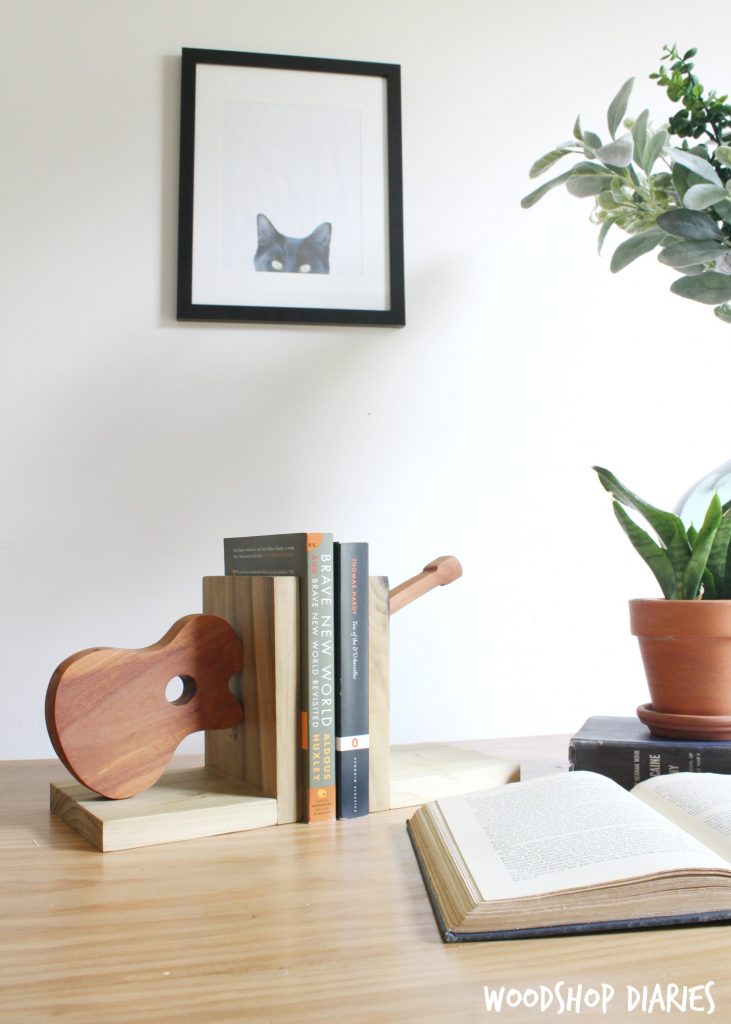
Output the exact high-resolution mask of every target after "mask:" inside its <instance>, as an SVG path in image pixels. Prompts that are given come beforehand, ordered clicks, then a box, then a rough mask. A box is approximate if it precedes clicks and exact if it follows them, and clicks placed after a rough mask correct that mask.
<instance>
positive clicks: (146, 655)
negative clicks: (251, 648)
mask: <svg viewBox="0 0 731 1024" xmlns="http://www.w3.org/2000/svg"><path fill="white" fill-rule="evenodd" d="M241 666H242V652H241V641H240V640H239V638H238V636H237V635H236V632H235V631H234V629H233V628H232V627H231V626H230V625H229V624H228V622H226V620H225V619H221V618H219V617H218V616H216V615H187V616H185V618H182V619H179V620H178V621H177V622H176V623H175V624H174V625H173V626H171V627H170V629H169V630H168V631H167V633H166V634H165V636H163V637H162V639H161V640H158V642H157V643H156V644H152V646H151V647H144V648H141V649H139V650H122V649H119V648H113V647H94V648H90V649H89V650H85V651H79V652H78V653H76V654H72V655H71V657H69V658H66V660H65V661H63V662H61V664H60V665H59V666H58V668H57V669H56V671H55V672H54V673H53V675H52V677H51V681H50V683H49V684H48V692H47V694H46V725H47V727H48V734H49V736H50V737H51V742H52V743H53V746H54V749H55V751H56V753H57V754H58V756H59V757H60V759H61V761H62V762H63V763H64V765H65V766H66V767H67V768H68V770H69V771H70V772H71V774H72V775H74V776H75V778H77V779H78V780H79V782H81V783H82V784H83V785H84V786H87V787H88V788H89V789H91V790H93V791H94V792H95V793H99V794H100V795H101V796H105V797H110V798H112V799H115V800H119V799H122V798H124V797H129V796H134V794H135V793H140V792H141V791H142V790H143V789H147V788H148V787H149V786H152V785H153V783H155V782H157V780H158V779H159V778H160V776H161V775H162V773H163V771H164V770H165V768H166V766H167V764H168V762H169V760H170V758H171V757H172V755H173V752H174V751H175V749H176V747H177V746H178V744H179V743H180V741H181V740H182V739H183V738H184V737H185V736H188V735H189V734H190V733H192V732H198V731H199V730H201V729H229V728H233V726H235V725H238V723H239V722H240V721H241V720H242V718H243V709H242V707H241V705H240V704H239V702H238V701H237V700H236V698H235V697H234V696H233V694H232V693H231V691H230V690H229V687H228V682H229V679H230V678H231V676H232V675H233V674H234V673H235V672H239V671H241ZM176 677H179V678H180V679H181V680H182V683H183V692H182V694H181V695H180V696H179V697H178V698H177V700H174V701H170V700H169V699H168V697H167V696H166V690H167V686H168V683H170V681H171V680H173V679H175V678H176Z"/></svg>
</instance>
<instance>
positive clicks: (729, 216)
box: [713, 199, 731, 224]
mask: <svg viewBox="0 0 731 1024" xmlns="http://www.w3.org/2000/svg"><path fill="white" fill-rule="evenodd" d="M713 212H714V213H716V214H718V216H719V217H720V218H721V220H723V221H724V222H725V223H726V224H731V200H729V199H724V200H723V201H722V202H720V203H716V204H715V205H714V207H713Z"/></svg>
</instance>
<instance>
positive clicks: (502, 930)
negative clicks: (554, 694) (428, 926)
mask: <svg viewBox="0 0 731 1024" xmlns="http://www.w3.org/2000/svg"><path fill="white" fill-rule="evenodd" d="M408 829H409V835H410V837H411V841H412V844H413V846H414V850H415V853H416V857H417V860H418V862H419V866H420V868H421V871H422V874H423V877H424V881H425V883H426V888H427V892H428V893H429V896H430V898H431V901H432V907H433V909H434V913H435V917H436V919H437V924H438V926H439V928H440V931H441V933H442V937H443V938H444V940H445V941H447V942H460V941H470V940H473V941H474V940H486V939H513V938H527V937H531V936H545V935H564V934H568V933H570V932H593V931H616V930H621V929H634V928H643V927H659V926H661V925H662V926H664V925H670V924H691V923H708V922H715V921H726V920H731V777H730V776H728V775H717V774H714V773H702V774H701V773H692V772H683V773H679V774H676V775H661V776H657V777H655V778H652V779H647V780H646V781H645V782H641V783H639V785H637V786H635V787H634V789H633V790H632V791H631V792H628V791H627V790H625V789H623V788H622V787H621V786H619V785H618V784H617V783H616V782H613V781H612V780H611V779H608V778H606V777H605V776H603V775H597V774H595V773H594V772H566V773H562V774H560V775H550V776H546V777H544V778H537V779H530V780H528V781H525V782H514V783H510V784H509V785H506V786H499V787H497V788H496V789H490V790H484V791H480V792H477V793H471V794H467V795H465V796H451V797H445V798H444V799H441V800H437V801H434V802H432V803H428V804H425V805H424V806H423V807H421V808H420V809H419V810H418V811H417V812H416V814H414V816H413V817H412V818H411V819H410V821H409V822H408Z"/></svg>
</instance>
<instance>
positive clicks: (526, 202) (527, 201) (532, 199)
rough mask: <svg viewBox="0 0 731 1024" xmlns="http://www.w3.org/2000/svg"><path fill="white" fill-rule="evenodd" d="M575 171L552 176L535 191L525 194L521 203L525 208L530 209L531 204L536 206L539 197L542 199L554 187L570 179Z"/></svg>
mask: <svg viewBox="0 0 731 1024" xmlns="http://www.w3.org/2000/svg"><path fill="white" fill-rule="evenodd" d="M572 173H573V171H564V173H563V174H559V176H558V177H557V178H551V180H550V181H547V182H545V183H544V184H543V185H541V187H540V188H537V189H536V190H535V192H531V193H530V195H528V196H525V197H524V198H523V199H521V200H520V205H521V206H522V207H523V209H524V210H527V209H529V208H530V207H531V206H535V204H536V203H537V202H538V200H539V199H542V198H543V196H545V194H546V193H547V192H550V191H551V189H553V188H558V186H559V185H563V183H564V182H565V181H568V180H569V178H570V177H571V175H572Z"/></svg>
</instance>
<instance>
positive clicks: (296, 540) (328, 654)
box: [223, 533, 336, 822]
mask: <svg viewBox="0 0 731 1024" xmlns="http://www.w3.org/2000/svg"><path fill="white" fill-rule="evenodd" d="M223 544H224V568H225V572H226V574H227V575H228V574H230V575H234V576H235V575H239V576H298V577H299V581H300V623H301V629H300V650H301V658H300V666H301V669H300V712H301V714H300V726H301V745H302V795H303V801H302V807H303V817H304V819H305V821H312V822H314V821H330V820H332V819H333V818H334V817H335V810H336V808H335V802H336V795H335V792H336V790H335V664H334V648H335V643H334V641H335V599H334V582H333V538H332V534H331V533H286V534H270V535H265V536H259V537H229V538H226V539H225V540H224V542H223Z"/></svg>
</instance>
